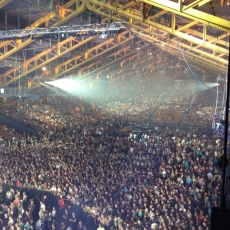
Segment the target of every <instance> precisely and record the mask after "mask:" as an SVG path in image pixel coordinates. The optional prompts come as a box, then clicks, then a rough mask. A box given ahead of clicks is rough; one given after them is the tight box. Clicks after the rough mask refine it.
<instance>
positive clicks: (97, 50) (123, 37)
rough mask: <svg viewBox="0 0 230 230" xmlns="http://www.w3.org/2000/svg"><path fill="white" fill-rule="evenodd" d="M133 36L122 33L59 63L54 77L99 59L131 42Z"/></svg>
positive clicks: (129, 33) (126, 32)
mask: <svg viewBox="0 0 230 230" xmlns="http://www.w3.org/2000/svg"><path fill="white" fill-rule="evenodd" d="M132 39H133V35H132V33H131V32H130V31H124V32H122V33H120V34H118V35H117V36H115V37H113V38H110V39H108V40H106V41H105V42H102V43H100V44H98V45H97V46H95V47H92V48H91V49H88V50H87V51H86V52H85V53H84V54H82V55H78V56H76V57H73V58H70V59H69V60H67V61H65V62H63V63H61V64H60V65H58V66H56V68H55V76H56V77H58V76H61V75H64V74H67V73H69V72H71V71H73V70H74V69H76V68H79V67H81V66H83V65H84V64H86V63H87V62H90V61H93V60H95V59H96V58H100V57H101V56H102V55H104V54H106V53H107V52H109V51H112V50H114V49H115V48H117V47H119V46H120V45H122V44H124V43H126V42H128V41H131V40H132Z"/></svg>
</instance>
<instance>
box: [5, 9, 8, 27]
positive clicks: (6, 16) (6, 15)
mask: <svg viewBox="0 0 230 230" xmlns="http://www.w3.org/2000/svg"><path fill="white" fill-rule="evenodd" d="M7 19H8V14H7V10H5V30H7V23H8V22H7Z"/></svg>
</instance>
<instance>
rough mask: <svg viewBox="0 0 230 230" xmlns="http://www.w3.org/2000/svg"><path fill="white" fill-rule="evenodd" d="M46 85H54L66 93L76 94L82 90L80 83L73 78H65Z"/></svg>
mask: <svg viewBox="0 0 230 230" xmlns="http://www.w3.org/2000/svg"><path fill="white" fill-rule="evenodd" d="M45 83H46V84H49V85H53V86H55V87H57V88H59V89H62V90H64V91H66V92H69V93H72V92H76V91H77V90H79V88H80V82H77V81H76V80H73V79H72V78H71V79H70V78H63V79H59V80H55V81H51V82H45Z"/></svg>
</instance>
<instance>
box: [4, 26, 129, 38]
mask: <svg viewBox="0 0 230 230" xmlns="http://www.w3.org/2000/svg"><path fill="white" fill-rule="evenodd" d="M122 29H126V26H125V23H124V22H113V23H103V24H87V25H73V26H60V27H50V28H26V29H18V30H2V31H0V40H15V39H28V38H32V39H36V38H43V37H46V38H55V37H63V38H64V37H66V36H82V35H85V34H88V35H96V34H99V35H100V34H116V33H118V32H119V31H120V30H122Z"/></svg>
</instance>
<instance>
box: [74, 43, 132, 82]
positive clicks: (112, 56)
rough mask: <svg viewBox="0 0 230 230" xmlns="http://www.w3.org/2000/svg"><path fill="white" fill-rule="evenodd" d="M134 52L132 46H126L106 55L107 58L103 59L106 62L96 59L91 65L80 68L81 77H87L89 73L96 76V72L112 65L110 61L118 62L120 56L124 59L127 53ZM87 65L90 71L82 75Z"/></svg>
mask: <svg viewBox="0 0 230 230" xmlns="http://www.w3.org/2000/svg"><path fill="white" fill-rule="evenodd" d="M132 52H133V50H132V49H131V46H126V47H124V48H122V49H119V50H117V51H116V52H113V53H112V54H110V55H108V56H106V59H103V60H104V62H103V61H102V60H100V63H98V61H95V62H93V63H91V64H90V66H88V65H87V64H86V66H84V67H82V68H80V69H79V71H78V75H79V77H82V78H86V77H88V76H89V75H91V76H95V75H96V73H98V72H102V71H105V70H107V69H108V68H109V67H110V65H112V64H110V63H113V64H114V63H116V61H119V60H120V57H121V58H123V59H124V58H126V56H127V55H130V53H132ZM114 61H115V62H114ZM87 67H89V68H88V71H89V72H88V73H84V74H83V75H82V72H83V71H84V70H85V69H86V68H87Z"/></svg>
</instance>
